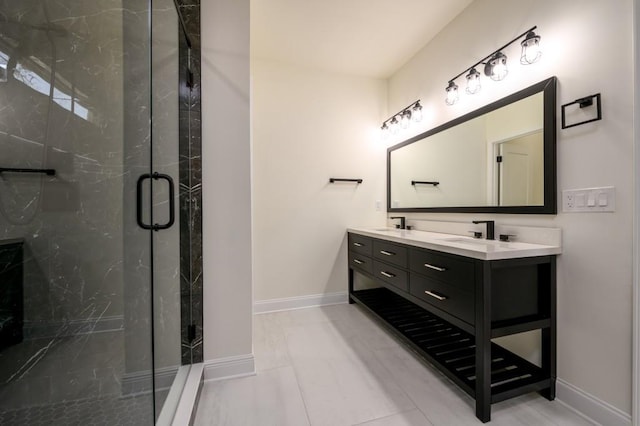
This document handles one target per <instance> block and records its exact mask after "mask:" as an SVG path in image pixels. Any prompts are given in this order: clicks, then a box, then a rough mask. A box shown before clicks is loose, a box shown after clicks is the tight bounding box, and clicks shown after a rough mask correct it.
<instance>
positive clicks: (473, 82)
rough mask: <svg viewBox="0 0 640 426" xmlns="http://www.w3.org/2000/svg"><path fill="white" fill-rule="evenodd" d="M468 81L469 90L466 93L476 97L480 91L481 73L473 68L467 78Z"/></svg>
mask: <svg viewBox="0 0 640 426" xmlns="http://www.w3.org/2000/svg"><path fill="white" fill-rule="evenodd" d="M466 79H467V89H466V92H467V93H468V94H470V95H475V94H476V93H478V92H479V91H480V73H479V72H478V71H477V70H476V69H475V68H471V70H470V71H469V74H467V76H466Z"/></svg>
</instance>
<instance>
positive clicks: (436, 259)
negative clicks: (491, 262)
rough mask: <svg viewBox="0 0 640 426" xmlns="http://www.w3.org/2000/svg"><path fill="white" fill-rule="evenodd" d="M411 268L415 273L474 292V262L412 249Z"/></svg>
mask: <svg viewBox="0 0 640 426" xmlns="http://www.w3.org/2000/svg"><path fill="white" fill-rule="evenodd" d="M409 268H410V269H411V270H412V271H413V272H417V273H419V274H422V275H425V276H427V277H431V278H435V279H437V280H438V281H442V282H445V283H447V284H451V285H454V286H456V287H458V288H459V289H461V290H465V291H470V292H473V291H474V285H473V283H474V274H475V273H474V264H473V261H469V260H464V259H463V258H461V257H458V256H453V255H446V254H440V253H434V252H433V251H430V250H422V249H412V250H411V253H410V254H409Z"/></svg>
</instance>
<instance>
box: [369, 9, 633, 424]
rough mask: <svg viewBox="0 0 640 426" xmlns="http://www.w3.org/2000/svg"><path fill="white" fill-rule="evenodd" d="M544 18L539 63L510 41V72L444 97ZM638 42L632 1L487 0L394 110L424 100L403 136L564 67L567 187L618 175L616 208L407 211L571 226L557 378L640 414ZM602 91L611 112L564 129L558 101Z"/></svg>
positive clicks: (422, 64)
mask: <svg viewBox="0 0 640 426" xmlns="http://www.w3.org/2000/svg"><path fill="white" fill-rule="evenodd" d="M487 23H490V24H487ZM534 25H538V31H539V34H540V35H541V36H542V41H541V46H542V48H543V52H544V53H543V57H542V59H541V61H540V62H539V63H538V64H535V65H530V66H527V67H525V66H521V65H520V64H519V61H518V57H519V51H518V49H517V48H516V49H509V50H508V51H506V52H505V53H506V54H507V55H508V56H509V57H510V62H509V64H510V73H509V76H508V77H507V78H506V79H505V80H504V81H502V82H499V83H497V82H493V81H487V79H485V80H484V82H483V88H482V91H481V92H480V93H479V94H478V95H475V96H474V97H470V96H466V95H465V94H462V93H461V96H460V101H459V103H458V104H456V105H455V106H453V107H447V106H446V105H445V103H444V98H445V91H444V88H445V86H446V84H447V81H448V80H449V79H450V78H451V77H453V76H454V75H456V74H457V73H459V72H460V71H462V70H463V69H464V68H465V67H467V66H470V65H472V64H473V62H475V61H476V60H479V59H481V58H482V57H483V56H484V55H486V54H488V53H490V52H491V51H493V50H494V49H495V48H497V47H499V46H501V45H503V44H504V43H506V42H507V41H509V40H511V39H512V38H513V37H515V36H517V35H518V34H520V33H522V32H524V31H525V30H527V29H528V28H530V27H532V26H534ZM632 40H633V38H632V1H631V0H616V1H607V2H604V1H600V0H574V1H571V2H566V1H554V0H540V1H536V2H531V1H528V0H483V1H476V2H473V3H472V4H471V5H470V6H469V8H467V9H466V10H465V11H464V12H463V13H462V14H460V15H459V16H458V17H457V18H456V19H455V20H454V21H453V22H452V23H451V24H450V25H448V26H447V27H446V28H445V29H444V30H443V31H442V32H441V33H440V34H439V35H438V36H437V37H436V38H435V39H434V40H433V41H432V42H430V43H429V44H428V45H427V46H425V48H423V49H422V50H421V51H420V52H419V53H418V54H417V55H416V56H415V57H414V58H413V59H412V60H411V61H410V62H409V63H407V64H406V65H405V66H404V67H403V68H402V69H400V70H399V71H398V72H397V73H396V74H395V75H394V76H392V78H391V79H390V84H389V103H390V104H389V110H390V111H396V110H399V109H401V108H402V107H403V106H404V105H406V104H407V103H408V102H411V101H412V100H414V99H417V98H420V99H422V100H423V105H424V107H425V109H424V110H425V112H426V114H425V120H423V122H422V123H421V126H422V128H420V129H418V128H416V127H415V126H414V127H413V128H412V129H411V133H408V132H407V133H405V134H401V135H400V137H399V139H405V138H407V137H410V136H413V135H415V134H417V133H419V132H420V131H423V130H426V129H429V128H432V127H434V126H436V125H439V124H442V123H444V122H447V121H449V120H451V119H453V118H454V117H458V116H460V115H462V114H464V113H467V112H469V111H472V110H474V109H476V108H478V107H480V106H482V105H485V104H487V103H490V102H492V101H494V100H497V99H499V98H501V97H504V96H505V95H508V94H510V93H513V92H515V91H517V90H519V89H522V88H525V87H527V86H529V85H531V84H533V83H536V82H538V81H541V80H543V79H545V78H547V77H550V76H553V75H556V76H557V77H558V79H559V88H558V99H559V100H558V133H557V134H558V149H557V151H558V189H559V191H560V190H562V189H571V188H585V187H593V186H608V185H613V186H615V187H616V196H617V198H616V212H615V213H601V214H588V213H587V214H584V213H583V214H564V213H559V214H558V215H557V216H551V217H545V216H533V215H528V216H515V215H513V216H506V215H463V214H458V215H454V214H448V215H447V214H428V215H427V214H422V215H414V214H410V215H408V217H409V218H417V217H420V218H429V219H434V220H438V219H440V220H444V219H446V220H456V221H461V222H468V221H471V219H472V218H473V219H482V218H487V219H495V220H496V221H497V222H498V223H499V224H530V225H537V226H549V227H560V228H562V230H563V254H562V255H561V256H560V257H559V259H558V376H559V378H561V379H563V380H565V381H566V382H569V383H570V384H572V385H574V386H575V387H577V388H580V389H582V390H583V391H586V392H587V393H589V394H591V395H593V396H595V397H597V398H599V399H601V400H603V401H605V402H607V403H609V404H611V405H613V406H615V407H617V408H618V409H620V410H623V411H624V412H626V413H630V412H631V377H632V371H631V331H632V330H631V324H632V321H631V320H632V303H631V295H632V232H631V231H632V205H633V160H632V159H633V109H632V108H633V89H632V88H633V67H632V60H633V54H632V53H633V52H632ZM514 47H515V46H514ZM442 58H446V61H444V60H442ZM461 87H462V88H463V89H464V85H461ZM597 92H601V93H602V97H603V117H604V118H603V120H602V121H599V122H596V123H592V124H587V125H584V126H579V127H576V128H573V129H567V130H560V128H559V105H560V104H563V103H567V102H571V101H573V100H575V99H577V98H580V97H583V96H586V95H590V94H594V93H597ZM381 173H382V171H381ZM483 216H484V217H483ZM409 222H410V221H409Z"/></svg>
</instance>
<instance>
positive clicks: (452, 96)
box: [445, 81, 458, 105]
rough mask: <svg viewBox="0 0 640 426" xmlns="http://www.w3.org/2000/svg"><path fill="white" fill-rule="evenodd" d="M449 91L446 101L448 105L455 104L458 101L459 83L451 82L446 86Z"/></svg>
mask: <svg viewBox="0 0 640 426" xmlns="http://www.w3.org/2000/svg"><path fill="white" fill-rule="evenodd" d="M446 91H447V99H446V100H445V102H446V103H447V105H453V104H455V103H456V102H458V85H457V84H455V83H454V82H453V81H450V82H449V85H448V86H447V88H446Z"/></svg>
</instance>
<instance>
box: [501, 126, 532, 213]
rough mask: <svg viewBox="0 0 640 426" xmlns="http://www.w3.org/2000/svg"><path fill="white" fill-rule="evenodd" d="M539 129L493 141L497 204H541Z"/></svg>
mask: <svg viewBox="0 0 640 426" xmlns="http://www.w3.org/2000/svg"><path fill="white" fill-rule="evenodd" d="M543 142H544V140H543V134H542V130H538V131H535V132H533V133H528V134H525V135H521V136H517V137H515V138H512V139H509V140H506V141H504V142H501V143H498V144H496V148H497V149H496V151H497V155H496V161H497V163H498V168H497V169H498V180H497V193H498V205H500V206H526V205H533V206H535V205H543V203H544V175H543V173H542V167H541V164H542V162H543V156H544V155H543V154H544V147H543Z"/></svg>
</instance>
